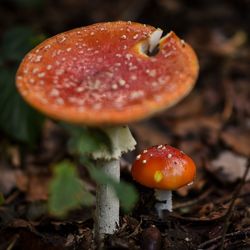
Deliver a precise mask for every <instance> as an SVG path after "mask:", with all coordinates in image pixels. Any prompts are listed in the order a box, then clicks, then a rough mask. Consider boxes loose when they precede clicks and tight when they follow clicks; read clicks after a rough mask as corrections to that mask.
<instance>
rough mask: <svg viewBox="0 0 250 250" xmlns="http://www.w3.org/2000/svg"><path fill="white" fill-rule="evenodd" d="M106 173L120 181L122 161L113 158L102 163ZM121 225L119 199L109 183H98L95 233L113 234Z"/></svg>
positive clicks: (100, 235) (100, 234)
mask: <svg viewBox="0 0 250 250" xmlns="http://www.w3.org/2000/svg"><path fill="white" fill-rule="evenodd" d="M100 165H101V166H100V167H102V170H103V171H104V173H105V174H107V175H108V176H110V177H112V178H113V179H114V180H116V181H117V182H119V180H120V161H119V160H111V161H107V162H103V163H102V164H100ZM118 225H119V199H118V198H117V197H116V194H115V192H114V190H113V189H112V188H111V187H110V186H108V185H98V186H97V190H96V226H95V233H96V235H97V236H99V237H102V235H104V234H113V233H114V231H115V230H116V228H117V226H118Z"/></svg>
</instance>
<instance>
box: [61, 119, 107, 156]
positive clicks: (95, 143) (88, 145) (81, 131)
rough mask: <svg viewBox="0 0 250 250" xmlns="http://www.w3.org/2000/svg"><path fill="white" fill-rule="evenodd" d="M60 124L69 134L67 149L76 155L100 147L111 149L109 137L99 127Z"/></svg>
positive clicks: (88, 152) (93, 150) (99, 148)
mask: <svg viewBox="0 0 250 250" xmlns="http://www.w3.org/2000/svg"><path fill="white" fill-rule="evenodd" d="M62 126H63V127H64V128H65V129H66V130H67V131H68V133H69V134H70V139H69V143H68V146H69V150H70V151H71V152H72V153H74V154H77V155H84V154H90V153H92V152H95V151H97V150H101V149H102V148H107V149H108V150H111V142H110V139H109V137H108V136H107V135H106V134H105V133H104V132H103V131H102V130H100V129H95V128H88V127H79V126H74V125H69V124H63V123H62Z"/></svg>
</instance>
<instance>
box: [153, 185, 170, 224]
mask: <svg viewBox="0 0 250 250" xmlns="http://www.w3.org/2000/svg"><path fill="white" fill-rule="evenodd" d="M155 198H156V200H157V201H158V202H157V203H156V204H155V208H156V211H157V213H158V216H159V217H160V218H161V219H162V217H163V210H168V211H169V212H172V191H171V190H162V189H155Z"/></svg>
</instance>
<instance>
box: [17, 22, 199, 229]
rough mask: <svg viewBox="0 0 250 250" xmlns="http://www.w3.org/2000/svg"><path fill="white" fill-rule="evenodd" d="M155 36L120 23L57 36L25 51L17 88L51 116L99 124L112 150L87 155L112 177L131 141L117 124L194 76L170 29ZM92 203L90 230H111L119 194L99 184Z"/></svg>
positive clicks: (174, 94) (148, 111)
mask: <svg viewBox="0 0 250 250" xmlns="http://www.w3.org/2000/svg"><path fill="white" fill-rule="evenodd" d="M161 34H162V31H161V30H160V29H155V28H154V27H152V26H149V25H143V24H140V23H134V22H122V21H118V22H105V23H97V24H94V25H90V26H86V27H82V28H77V29H73V30H70V31H67V32H64V33H61V34H58V35H56V36H54V37H52V38H49V39H47V40H45V41H44V42H42V43H41V44H40V45H38V46H37V47H36V48H34V49H33V50H32V51H30V52H29V53H28V54H27V55H26V56H25V58H24V59H23V61H22V63H21V65H20V66H19V69H18V72H17V77H16V83H17V88H18V90H19V92H20V94H21V95H22V96H23V98H24V99H25V100H26V101H27V102H28V103H29V104H30V105H31V106H33V107H34V108H36V109H38V110H40V111H41V112H43V113H44V114H46V115H48V116H50V117H52V118H54V119H58V120H63V121H66V122H69V123H75V124H84V125H88V126H95V127H99V128H100V127H102V128H103V129H104V130H105V132H107V133H108V134H109V136H110V138H111V141H112V143H113V151H112V152H111V153H110V152H106V151H105V152H95V153H94V154H93V158H94V159H99V160H102V164H101V165H102V166H103V169H104V171H105V172H106V173H107V174H109V175H110V176H112V177H113V178H114V179H116V180H117V181H119V176H120V169H119V158H120V156H121V154H122V153H124V152H127V151H129V150H132V149H134V146H135V141H134V139H133V137H132V135H131V133H130V131H129V130H128V128H127V127H125V128H124V127H122V126H121V125H124V124H125V125H126V124H128V123H130V122H134V121H137V120H141V119H144V118H147V117H149V116H152V115H153V114H154V113H156V112H159V111H161V110H163V109H165V108H168V107H169V106H172V105H174V104H175V103H177V102H178V101H179V100H181V99H182V98H183V97H184V96H186V95H187V94H188V93H189V92H190V91H191V89H192V87H193V86H194V84H195V81H196V78H197V75H198V68H199V66H198V60H197V57H196V55H195V53H194V51H193V49H192V48H191V47H190V46H189V45H188V44H186V43H184V42H183V41H182V40H180V39H179V38H178V37H177V36H176V35H175V34H174V33H173V32H170V33H169V34H168V35H166V36H165V37H163V38H161V39H160V37H161ZM156 47H158V50H157V52H156V53H152V52H154V49H155V48H156ZM99 162H100V161H99ZM96 208H97V212H96V217H97V220H96V226H95V227H96V230H97V234H112V233H113V232H114V231H115V229H116V226H117V224H119V200H118V199H117V197H116V196H115V195H114V194H113V192H112V190H110V188H109V187H107V186H105V185H100V187H98V189H97V206H96Z"/></svg>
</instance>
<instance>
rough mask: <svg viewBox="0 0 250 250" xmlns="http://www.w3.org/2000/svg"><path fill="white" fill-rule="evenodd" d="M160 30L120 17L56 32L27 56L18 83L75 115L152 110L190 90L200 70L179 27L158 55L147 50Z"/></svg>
mask: <svg viewBox="0 0 250 250" xmlns="http://www.w3.org/2000/svg"><path fill="white" fill-rule="evenodd" d="M155 30H156V29H155V28H154V27H152V26H148V25H143V24H139V23H132V22H122V21H119V22H107V23H98V24H94V25H90V26H86V27H83V28H77V29H74V30H70V31H68V32H65V33H61V34H58V35H56V36H54V37H52V38H50V39H47V40H45V41H44V42H42V43H41V44H40V45H38V46H37V47H36V48H34V49H33V50H32V51H30V52H29V53H28V54H27V55H26V57H25V58H24V59H23V61H22V63H21V65H20V67H19V69H18V72H17V77H16V82H17V87H18V90H19V92H20V93H21V95H22V96H23V98H24V99H25V100H26V101H27V102H28V103H29V104H30V105H32V106H33V107H35V108H36V109H38V110H40V111H41V112H43V113H45V114H46V115H48V116H50V117H52V118H54V119H59V120H64V121H68V122H71V123H78V124H86V125H93V126H101V125H119V124H127V123H130V122H133V121H136V120H140V119H143V118H146V117H148V116H150V115H152V114H154V113H155V112H158V111H160V110H162V109H164V108H167V107H169V106H171V105H173V104H175V103H176V102H178V101H179V100H180V99H181V98H183V97H184V96H185V95H187V94H188V93H189V91H190V90H191V89H192V87H193V85H194V83H195V80H196V78H197V74H198V62H197V57H196V55H195V53H194V51H193V50H192V48H191V47H190V46H189V45H188V44H186V43H184V42H182V41H181V40H180V39H179V38H178V37H177V36H176V35H175V34H174V33H173V32H170V33H169V34H168V35H167V36H165V37H163V38H162V39H161V40H160V43H159V51H158V53H157V54H156V55H154V56H148V55H147V54H146V53H145V51H144V50H145V45H146V47H147V43H149V40H150V39H149V38H150V35H151V34H152V33H153V32H154V31H155Z"/></svg>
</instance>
